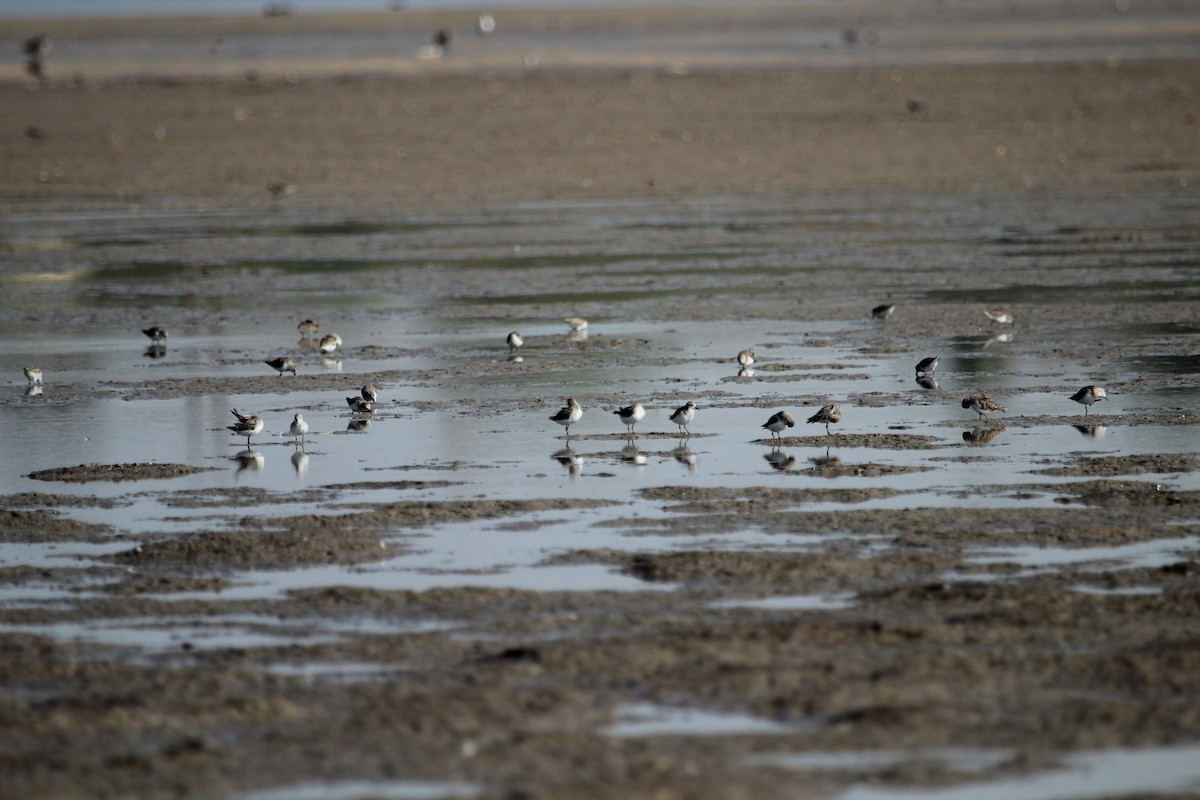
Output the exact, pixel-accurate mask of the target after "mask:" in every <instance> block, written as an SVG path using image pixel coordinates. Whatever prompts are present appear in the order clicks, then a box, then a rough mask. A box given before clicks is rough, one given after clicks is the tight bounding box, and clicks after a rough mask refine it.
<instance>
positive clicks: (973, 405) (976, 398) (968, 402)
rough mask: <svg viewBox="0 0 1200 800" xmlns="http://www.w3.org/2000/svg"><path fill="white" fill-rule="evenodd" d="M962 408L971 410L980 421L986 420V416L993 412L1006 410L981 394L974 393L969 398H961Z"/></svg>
mask: <svg viewBox="0 0 1200 800" xmlns="http://www.w3.org/2000/svg"><path fill="white" fill-rule="evenodd" d="M962 407H963V408H969V409H971V410H972V411H974V412H975V413H976V414H978V415H979V418H980V419H986V415H987V414H990V413H992V412H993V411H1006V410H1007V409H1005V408H1004V406H1002V405H1000V404H999V403H997V402H996V401H995V400H993V399H992V398H990V397H988V396H987V395H986V394H984V393H983V392H976V393H975V394H973V395H971V396H970V397H965V398H963V401H962Z"/></svg>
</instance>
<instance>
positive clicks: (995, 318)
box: [983, 308, 1013, 325]
mask: <svg viewBox="0 0 1200 800" xmlns="http://www.w3.org/2000/svg"><path fill="white" fill-rule="evenodd" d="M983 313H984V316H986V317H987V318H988V319H990V320H991V321H992V322H998V323H1000V324H1001V325H1012V323H1013V315H1012V314H1010V313H1008V312H1007V311H1001V310H999V309H997V310H995V311H988V310H987V309H986V308H985V309H984V310H983Z"/></svg>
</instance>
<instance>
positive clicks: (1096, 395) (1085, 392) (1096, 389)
mask: <svg viewBox="0 0 1200 800" xmlns="http://www.w3.org/2000/svg"><path fill="white" fill-rule="evenodd" d="M1071 399H1072V400H1074V401H1075V402H1076V403H1082V404H1083V415H1084V416H1085V417H1086V416H1087V413H1088V408H1089V407H1091V405H1092V403H1095V402H1096V401H1097V400H1107V399H1108V392H1106V391H1105V390H1104V387H1102V386H1085V387H1083V388H1082V389H1080V390H1079V391H1078V392H1076V393H1075V394H1073V395H1071Z"/></svg>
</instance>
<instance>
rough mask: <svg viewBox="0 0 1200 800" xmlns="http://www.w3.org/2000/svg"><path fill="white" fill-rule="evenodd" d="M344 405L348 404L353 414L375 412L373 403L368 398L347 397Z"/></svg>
mask: <svg viewBox="0 0 1200 800" xmlns="http://www.w3.org/2000/svg"><path fill="white" fill-rule="evenodd" d="M346 405H348V406H350V410H351V411H353V412H354V413H355V414H374V413H375V404H374V403H372V402H371V401H370V400H364V399H363V398H361V397H347V398H346Z"/></svg>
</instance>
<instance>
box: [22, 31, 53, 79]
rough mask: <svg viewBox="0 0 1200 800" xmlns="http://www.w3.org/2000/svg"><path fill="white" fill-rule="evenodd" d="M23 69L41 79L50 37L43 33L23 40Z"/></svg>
mask: <svg viewBox="0 0 1200 800" xmlns="http://www.w3.org/2000/svg"><path fill="white" fill-rule="evenodd" d="M23 49H24V50H25V71H26V72H28V73H29V74H30V75H31V76H32V77H34V78H37V79H38V80H41V79H42V77H43V67H44V66H45V64H44V61H45V59H46V56H47V55H48V54H49V53H50V37H49V36H47V35H46V34H44V33H39V34H38V35H37V36H30V37H29V38H28V39H26V40H25V45H24V48H23Z"/></svg>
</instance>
